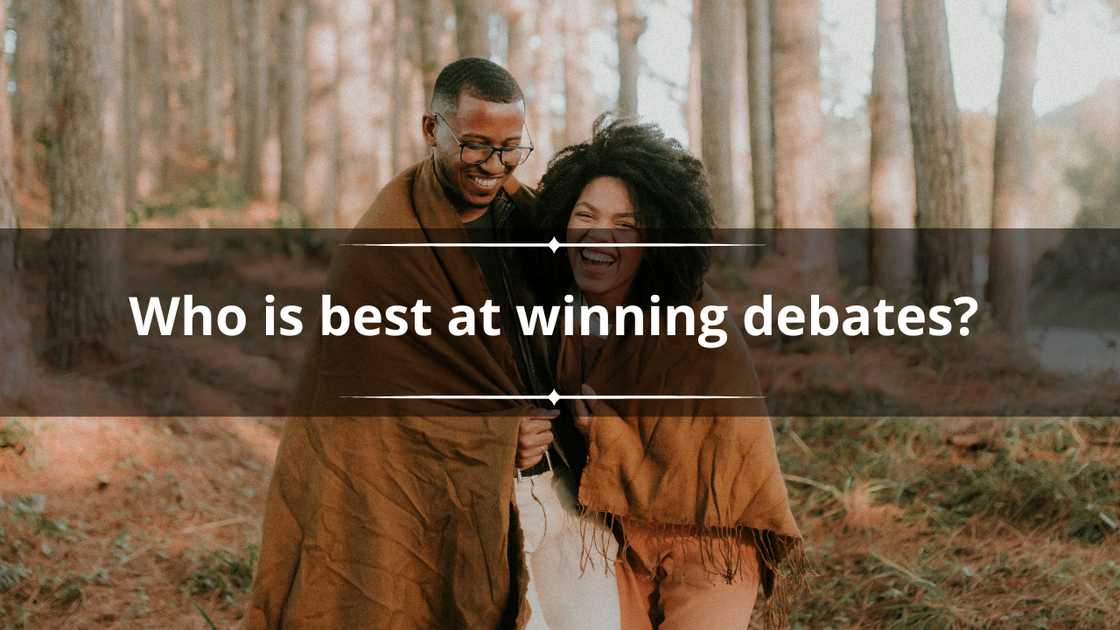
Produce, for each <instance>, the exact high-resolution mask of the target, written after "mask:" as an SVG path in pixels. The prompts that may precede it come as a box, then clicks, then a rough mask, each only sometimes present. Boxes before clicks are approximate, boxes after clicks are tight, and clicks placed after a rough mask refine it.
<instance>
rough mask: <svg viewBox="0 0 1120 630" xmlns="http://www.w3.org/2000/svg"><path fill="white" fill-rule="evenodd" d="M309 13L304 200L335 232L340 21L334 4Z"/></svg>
mask: <svg viewBox="0 0 1120 630" xmlns="http://www.w3.org/2000/svg"><path fill="white" fill-rule="evenodd" d="M308 8H309V13H308V20H309V26H308V30H307V76H308V97H307V118H306V124H307V128H306V134H307V136H306V143H307V154H306V160H305V163H304V183H305V186H306V188H305V196H306V202H307V212H308V215H309V216H311V217H314V218H315V220H316V223H317V224H318V225H319V226H320V227H324V228H334V227H338V226H339V223H338V219H337V216H336V214H337V208H338V168H339V164H338V162H339V153H338V146H339V118H338V117H339V109H338V15H337V13H336V7H335V3H334V2H333V0H310V2H309V5H308Z"/></svg>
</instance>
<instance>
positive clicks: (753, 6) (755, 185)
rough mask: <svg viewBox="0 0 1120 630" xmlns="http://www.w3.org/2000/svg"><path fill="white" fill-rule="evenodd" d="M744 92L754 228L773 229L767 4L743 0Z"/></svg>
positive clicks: (763, 0) (771, 123)
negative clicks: (749, 151) (744, 28)
mask: <svg viewBox="0 0 1120 630" xmlns="http://www.w3.org/2000/svg"><path fill="white" fill-rule="evenodd" d="M747 67H748V69H747V91H748V99H747V100H748V101H749V104H750V114H749V116H750V141H751V187H752V190H753V192H754V227H755V229H756V230H770V229H772V228H773V227H774V118H773V108H772V105H771V100H770V0H747Z"/></svg>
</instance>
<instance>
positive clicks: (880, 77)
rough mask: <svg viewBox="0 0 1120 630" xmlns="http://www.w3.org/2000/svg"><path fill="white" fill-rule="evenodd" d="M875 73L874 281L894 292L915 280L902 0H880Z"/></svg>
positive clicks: (903, 290) (872, 106) (898, 293)
mask: <svg viewBox="0 0 1120 630" xmlns="http://www.w3.org/2000/svg"><path fill="white" fill-rule="evenodd" d="M875 15H876V26H875V53H874V66H873V68H872V72H871V101H870V104H869V109H870V113H871V169H870V170H871V186H870V224H871V228H872V233H871V281H872V283H873V284H874V285H875V286H877V287H879V288H881V289H883V290H884V291H886V292H887V294H888V295H892V296H904V295H905V294H906V293H907V292H908V291H909V290H910V288H911V285H912V284H913V282H914V264H915V259H914V241H915V237H916V234H915V232H914V225H915V224H914V221H915V213H916V209H915V199H914V194H915V193H914V150H913V145H912V144H911V140H910V104H909V102H908V100H909V99H908V98H907V96H906V51H905V49H904V47H903V43H902V0H878V4H877V5H876V11H875Z"/></svg>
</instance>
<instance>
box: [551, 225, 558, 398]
mask: <svg viewBox="0 0 1120 630" xmlns="http://www.w3.org/2000/svg"><path fill="white" fill-rule="evenodd" d="M548 248H549V249H551V250H552V253H553V254H555V253H556V250H558V249H560V241H557V240H556V237H555V236H553V237H552V240H551V241H549V242H548ZM553 393H554V394H555V393H556V392H553ZM554 404H555V403H554Z"/></svg>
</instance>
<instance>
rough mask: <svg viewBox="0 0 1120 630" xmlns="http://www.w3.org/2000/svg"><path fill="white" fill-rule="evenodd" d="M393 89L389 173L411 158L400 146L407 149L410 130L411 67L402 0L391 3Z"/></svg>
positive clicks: (408, 31) (409, 38) (407, 21)
mask: <svg viewBox="0 0 1120 630" xmlns="http://www.w3.org/2000/svg"><path fill="white" fill-rule="evenodd" d="M392 40H393V78H392V84H393V90H392V94H391V96H390V100H391V106H392V108H393V112H392V115H391V116H390V117H389V153H390V155H392V156H393V157H392V160H393V165H392V170H393V173H394V174H395V173H399V172H400V171H401V170H402V169H403V168H404V167H405V166H406V165H407V164H408V163H409V159H410V158H411V156H409V155H405V151H404V147H405V146H410V145H409V143H407V142H406V141H405V136H404V133H405V128H406V127H408V128H409V130H411V125H408V124H407V120H406V119H405V116H406V115H407V112H408V100H409V97H410V95H411V89H410V86H411V81H410V80H409V75H411V74H412V67H411V63H410V58H411V57H412V55H410V54H409V48H410V46H409V43H410V42H414V41H415V38H414V36H413V33H412V19H411V16H409V15H408V14H406V3H405V1H404V0H393V34H392Z"/></svg>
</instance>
